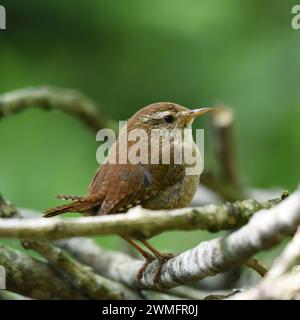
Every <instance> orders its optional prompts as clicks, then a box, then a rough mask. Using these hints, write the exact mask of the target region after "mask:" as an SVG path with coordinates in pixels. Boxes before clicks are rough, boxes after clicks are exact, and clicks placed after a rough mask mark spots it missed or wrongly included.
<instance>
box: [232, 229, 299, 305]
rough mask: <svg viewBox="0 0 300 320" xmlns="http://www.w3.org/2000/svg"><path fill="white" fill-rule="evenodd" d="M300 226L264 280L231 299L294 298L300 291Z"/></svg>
mask: <svg viewBox="0 0 300 320" xmlns="http://www.w3.org/2000/svg"><path fill="white" fill-rule="evenodd" d="M299 263H300V227H298V231H297V233H296V234H295V235H294V237H293V239H292V241H290V242H289V244H288V245H287V246H286V247H285V249H284V250H283V252H282V253H281V255H280V256H279V257H278V258H277V259H276V260H275V262H274V263H273V265H272V267H271V269H270V271H269V272H268V273H267V274H266V276H265V277H264V278H263V279H262V281H261V282H260V283H259V284H258V285H257V286H256V287H255V288H252V289H250V290H247V291H244V292H242V293H239V294H236V295H234V296H232V297H231V299H236V300H265V299H293V298H295V296H296V295H298V294H299V293H300V268H299V265H298V264H299Z"/></svg>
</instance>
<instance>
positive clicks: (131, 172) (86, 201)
mask: <svg viewBox="0 0 300 320" xmlns="http://www.w3.org/2000/svg"><path fill="white" fill-rule="evenodd" d="M211 110H212V108H202V109H196V110H189V109H187V108H185V107H182V106H180V105H178V104H175V103H170V102H160V103H154V104H151V105H149V106H146V107H144V108H142V109H141V110H139V111H138V112H137V113H136V114H134V115H133V116H132V117H131V118H130V119H129V120H128V123H127V127H125V128H123V129H122V130H121V132H120V134H119V137H118V140H117V141H116V142H115V144H114V145H113V146H112V148H111V149H110V151H109V155H108V157H107V160H106V162H105V163H104V164H103V165H102V166H101V167H100V168H99V169H98V171H97V172H96V174H95V177H94V179H93V180H92V182H91V184H90V186H89V189H88V193H87V195H86V196H83V197H78V196H58V197H59V198H61V199H64V200H72V202H70V203H69V204H66V205H63V206H59V207H56V208H53V209H49V210H47V211H46V212H45V215H44V216H45V217H52V216H55V215H59V214H62V213H64V212H81V213H84V214H90V215H106V214H116V213H123V212H126V211H127V210H128V209H129V208H131V207H133V206H136V205H138V204H139V205H141V206H142V207H144V208H147V209H152V210H159V209H175V208H183V207H186V206H188V205H189V204H190V203H191V201H192V198H193V196H194V194H195V192H196V190H197V187H198V184H199V177H200V173H201V170H200V171H199V170H196V171H195V172H194V173H193V172H192V174H188V173H187V168H192V167H193V166H195V165H198V166H199V164H200V166H201V164H202V163H201V155H200V152H199V149H198V147H197V145H196V144H195V143H194V141H193V138H192V133H191V130H189V134H188V136H187V137H186V138H184V139H183V140H181V141H183V143H182V144H180V143H178V141H177V138H174V137H173V138H172V139H169V144H168V143H167V142H166V141H167V140H163V138H162V136H164V135H165V134H164V133H163V134H162V136H159V137H157V136H156V137H154V138H153V135H151V133H152V132H153V131H152V130H154V131H155V130H157V129H158V130H159V132H171V131H172V130H174V129H176V130H177V132H179V133H181V134H182V135H181V137H183V136H184V129H186V128H191V124H192V122H193V120H194V119H195V118H196V117H199V116H201V115H203V114H204V113H206V112H208V111H211ZM134 129H142V130H144V132H146V133H147V134H146V135H142V136H141V137H140V145H141V146H146V149H145V150H146V158H148V159H147V160H148V162H147V161H138V162H137V163H134V164H133V163H130V161H127V163H124V162H122V161H123V160H124V159H123V160H121V156H120V154H121V151H120V150H121V148H122V146H123V141H124V140H122V139H123V138H124V137H125V136H126V137H127V136H128V134H129V133H130V131H131V130H134ZM128 140H129V139H128ZM128 140H127V142H128V146H127V151H126V152H128V153H127V156H128V154H129V152H130V150H131V147H133V145H134V142H133V141H128ZM121 141H122V142H121ZM168 146H169V147H170V148H169V150H170V157H169V162H168V161H163V160H162V154H163V152H164V150H166V149H167V147H168ZM155 147H156V148H158V155H157V156H156V158H155V156H153V150H154V149H155ZM184 148H186V149H184ZM183 149H184V150H188V151H190V152H191V154H192V155H193V157H194V159H195V160H196V161H195V163H193V164H191V163H190V162H187V161H186V160H185V159H182V161H181V162H180V161H177V160H176V159H177V154H180V152H181V151H182V150H183ZM151 152H152V153H151ZM137 155H138V156H141V150H139V152H137ZM150 158H151V159H150ZM113 160H114V161H113ZM126 160H128V157H126ZM122 238H123V239H125V240H126V241H128V242H129V243H130V244H131V245H132V246H133V247H134V248H136V249H137V250H138V251H139V252H140V253H141V254H142V255H143V256H144V258H145V259H146V262H145V264H144V266H143V267H142V268H141V270H140V271H139V273H138V279H140V278H141V277H142V273H143V271H144V270H145V268H146V267H147V265H148V264H149V262H151V261H152V260H153V259H155V258H154V256H155V257H156V258H157V259H158V260H159V262H160V267H159V270H158V271H157V273H156V277H155V279H154V280H155V281H157V279H158V275H159V272H160V269H161V266H162V265H163V263H164V262H165V261H166V259H168V258H170V257H171V256H172V255H170V254H162V253H160V252H159V251H158V250H156V249H155V248H154V247H153V246H152V245H151V244H150V243H149V242H148V241H146V240H145V239H139V240H140V241H141V242H142V243H143V244H144V245H145V246H146V247H147V248H148V249H149V250H150V251H151V252H152V253H153V255H154V256H153V255H152V254H150V253H148V252H147V251H145V250H144V249H143V248H142V247H141V246H140V245H138V244H137V243H136V242H135V241H134V240H133V239H131V238H129V237H125V236H122Z"/></svg>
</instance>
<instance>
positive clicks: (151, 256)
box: [136, 253, 155, 285]
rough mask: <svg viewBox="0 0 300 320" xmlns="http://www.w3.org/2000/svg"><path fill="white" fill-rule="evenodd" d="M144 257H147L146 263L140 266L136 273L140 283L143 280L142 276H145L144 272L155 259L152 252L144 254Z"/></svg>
mask: <svg viewBox="0 0 300 320" xmlns="http://www.w3.org/2000/svg"><path fill="white" fill-rule="evenodd" d="M143 256H144V258H145V259H146V260H145V263H144V264H143V265H142V267H141V268H140V270H139V271H138V273H137V275H136V279H137V282H138V284H139V285H141V280H142V277H143V273H144V271H145V270H146V269H147V267H148V265H149V264H150V263H151V262H152V261H153V260H155V257H154V256H153V255H152V254H150V253H149V254H147V255H145V254H143Z"/></svg>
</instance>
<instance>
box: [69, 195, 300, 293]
mask: <svg viewBox="0 0 300 320" xmlns="http://www.w3.org/2000/svg"><path fill="white" fill-rule="evenodd" d="M299 222H300V190H297V191H296V192H295V193H293V194H292V195H291V196H289V197H288V198H287V199H285V200H284V201H283V202H282V203H280V204H278V205H277V206H276V207H274V208H271V209H269V210H261V211H259V212H258V213H256V214H255V215H254V217H253V218H252V219H251V220H250V221H249V223H248V224H247V225H245V226H244V227H242V228H241V229H239V230H237V231H235V232H233V233H231V234H230V235H228V236H225V237H220V238H217V239H213V240H210V241H205V242H202V243H200V244H199V245H198V246H197V247H195V248H193V249H191V250H188V251H186V252H184V253H182V254H180V255H178V256H176V257H174V258H172V259H170V260H168V261H167V262H166V263H165V264H164V265H163V267H162V270H161V274H160V286H161V288H172V287H176V286H179V285H182V284H184V283H187V282H190V281H196V280H200V279H203V278H205V277H207V276H211V275H215V274H217V273H221V272H225V271H227V270H229V269H231V268H233V267H236V266H238V265H240V264H243V263H244V262H246V261H247V260H248V259H249V258H251V257H252V256H253V255H254V254H256V253H257V252H259V251H260V250H264V249H267V248H270V247H271V246H274V245H275V244H277V243H278V242H279V241H280V240H281V239H282V237H284V236H286V235H289V234H290V233H291V232H293V231H295V230H296V228H297V226H298V224H299ZM70 241H76V240H75V239H72V240H70ZM72 247H73V249H71V248H69V250H70V252H71V253H72V254H74V247H75V246H72ZM85 248H87V246H85ZM72 250H73V251H72ZM93 250H95V251H94V253H95V255H94V257H96V256H101V257H102V258H103V260H102V263H101V262H100V261H98V260H97V264H98V263H99V265H98V267H99V272H102V274H104V275H105V276H107V277H109V278H112V279H114V280H116V281H121V282H123V283H126V284H128V285H129V286H131V287H135V286H138V284H137V282H136V273H137V271H138V269H139V268H140V267H141V262H140V261H137V260H133V259H132V258H128V257H127V256H125V255H123V254H118V255H116V254H106V255H105V258H104V255H103V252H102V253H100V252H97V254H96V251H97V249H96V248H93ZM89 254H91V252H89ZM78 257H79V255H78ZM157 267H158V264H157V261H154V262H152V263H151V264H150V265H149V266H148V268H147V270H146V272H145V273H144V277H143V278H142V286H143V288H152V287H154V283H153V277H154V275H155V273H156V270H157ZM125 270H126V271H127V272H124V271H125ZM97 271H98V270H97Z"/></svg>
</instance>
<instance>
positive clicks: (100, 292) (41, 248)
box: [23, 240, 140, 300]
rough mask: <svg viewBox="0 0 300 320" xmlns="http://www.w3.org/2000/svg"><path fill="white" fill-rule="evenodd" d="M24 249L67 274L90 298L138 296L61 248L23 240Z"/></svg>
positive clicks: (120, 298)
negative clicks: (77, 260)
mask: <svg viewBox="0 0 300 320" xmlns="http://www.w3.org/2000/svg"><path fill="white" fill-rule="evenodd" d="M23 246H24V247H25V248H26V249H32V250H35V251H36V252H38V253H39V254H41V255H42V256H43V257H44V258H45V259H46V260H47V261H48V262H49V263H50V265H51V266H52V267H54V268H55V269H56V270H57V271H58V272H59V273H64V274H65V275H68V278H69V280H70V282H72V283H73V285H74V286H75V287H76V288H77V289H79V291H80V292H83V293H84V294H85V295H86V296H88V297H90V298H92V299H112V300H123V299H126V300H129V299H139V298H140V296H139V295H138V294H137V293H136V292H134V291H132V290H130V289H129V288H127V287H126V286H125V285H122V284H120V283H116V282H114V281H112V280H109V279H106V278H104V277H101V276H100V275H97V274H95V273H94V272H93V271H92V269H90V268H88V267H86V266H83V265H82V264H80V263H78V262H76V261H74V260H72V259H70V258H69V257H68V256H67V255H66V254H65V253H64V252H63V251H62V250H61V249H59V248H57V247H54V246H53V245H51V244H49V243H46V242H42V241H28V240H27V241H23Z"/></svg>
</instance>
